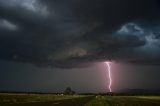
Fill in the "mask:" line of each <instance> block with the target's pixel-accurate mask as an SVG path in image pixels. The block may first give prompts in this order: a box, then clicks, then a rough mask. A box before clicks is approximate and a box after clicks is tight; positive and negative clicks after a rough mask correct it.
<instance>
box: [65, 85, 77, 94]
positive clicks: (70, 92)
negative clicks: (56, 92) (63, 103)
mask: <svg viewBox="0 0 160 106" xmlns="http://www.w3.org/2000/svg"><path fill="white" fill-rule="evenodd" d="M64 94H65V95H73V94H75V91H72V89H71V88H70V87H67V88H66V90H65V91H64Z"/></svg>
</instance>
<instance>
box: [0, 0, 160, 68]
mask: <svg viewBox="0 0 160 106" xmlns="http://www.w3.org/2000/svg"><path fill="white" fill-rule="evenodd" d="M159 11H160V5H159V1H158V0H5V1H4V0H0V51H1V52H0V59H3V60H8V61H15V62H24V63H31V64H35V65H37V66H53V67H61V68H62V67H83V66H87V65H90V64H91V63H94V62H99V61H119V62H130V63H142V64H146V63H153V64H159V63H160V56H159V53H160V43H159V42H160V32H159V31H160V14H159Z"/></svg>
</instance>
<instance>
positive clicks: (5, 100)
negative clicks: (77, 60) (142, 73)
mask: <svg viewBox="0 0 160 106" xmlns="http://www.w3.org/2000/svg"><path fill="white" fill-rule="evenodd" d="M0 106H160V96H84V95H73V96H69V95H68V96H67V95H53V94H23V93H21V94H15V93H1V94H0Z"/></svg>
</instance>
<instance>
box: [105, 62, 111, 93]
mask: <svg viewBox="0 0 160 106" xmlns="http://www.w3.org/2000/svg"><path fill="white" fill-rule="evenodd" d="M105 64H106V65H107V70H108V76H109V91H110V92H112V88H111V86H112V77H111V66H110V62H105Z"/></svg>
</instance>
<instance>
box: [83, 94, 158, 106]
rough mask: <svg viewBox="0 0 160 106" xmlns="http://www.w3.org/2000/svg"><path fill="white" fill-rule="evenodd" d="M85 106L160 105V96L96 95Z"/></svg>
mask: <svg viewBox="0 0 160 106" xmlns="http://www.w3.org/2000/svg"><path fill="white" fill-rule="evenodd" d="M84 106H160V97H159V96H96V97H95V98H94V99H93V100H91V101H90V102H88V103H87V104H85V105H84Z"/></svg>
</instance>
